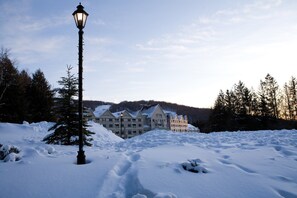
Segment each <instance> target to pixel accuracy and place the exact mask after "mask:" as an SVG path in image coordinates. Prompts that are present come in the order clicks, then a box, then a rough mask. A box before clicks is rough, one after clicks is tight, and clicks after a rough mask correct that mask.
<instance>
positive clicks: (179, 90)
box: [0, 0, 297, 108]
mask: <svg viewBox="0 0 297 198" xmlns="http://www.w3.org/2000/svg"><path fill="white" fill-rule="evenodd" d="M78 4H79V1H77V2H76V1H58V0H43V1H40V0H0V13H1V15H0V16H1V17H0V47H2V48H5V49H10V56H11V58H12V59H14V60H16V63H17V67H18V69H19V70H23V69H25V70H27V71H28V72H29V73H34V72H35V71H36V70H37V69H41V70H42V71H43V72H44V74H45V77H46V78H47V80H48V81H49V84H50V85H51V86H52V87H53V88H57V87H59V84H58V81H59V80H60V79H61V77H63V76H66V68H67V65H71V66H72V67H73V71H72V73H75V74H77V70H78V68H77V65H78V48H77V46H78V29H77V28H76V26H75V22H74V20H73V17H72V13H73V11H75V10H76V6H77V5H78ZM81 4H82V5H83V6H84V7H85V11H87V12H88V13H89V17H88V20H87V23H86V26H85V28H84V51H83V55H84V59H83V61H84V62H83V68H84V69H83V77H84V80H83V88H84V93H83V98H84V99H85V100H100V101H106V102H115V103H118V102H121V101H125V100H127V101H136V100H158V101H167V102H173V103H178V104H183V105H187V106H193V107H199V108H209V107H212V106H213V105H214V102H215V99H216V97H217V96H218V94H219V91H220V90H226V89H231V88H232V86H233V85H234V84H235V83H238V81H239V80H241V81H242V82H243V83H244V84H245V85H246V86H247V87H248V88H253V89H254V90H258V88H259V84H260V80H264V78H265V76H266V75H267V74H268V73H269V74H270V75H272V76H273V77H274V78H275V79H276V81H277V82H278V84H279V86H280V87H283V85H284V83H285V82H288V81H289V80H290V78H291V77H292V76H295V77H296V71H297V69H296V68H297V12H296V10H297V1H296V0H212V1H208V0H142V1H140V0H125V1H121V0H108V1H107V0H106V1H103V0H82V1H81Z"/></svg>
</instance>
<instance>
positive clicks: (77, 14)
mask: <svg viewBox="0 0 297 198" xmlns="http://www.w3.org/2000/svg"><path fill="white" fill-rule="evenodd" d="M76 8H77V9H76V10H75V11H74V12H73V14H72V15H73V17H74V21H75V24H76V27H77V28H78V29H79V31H78V37H79V39H78V120H79V121H78V122H79V128H78V129H79V131H78V133H79V150H78V152H77V153H78V154H77V164H85V163H86V156H85V152H84V151H83V131H82V128H83V127H82V124H83V113H82V112H83V105H82V97H83V95H82V72H83V71H82V70H83V67H82V62H83V60H82V58H83V46H82V45H83V33H84V32H83V28H84V27H85V25H86V22H87V18H88V15H89V14H88V13H87V12H86V11H84V7H83V6H82V5H81V4H80V3H79V5H78V6H77V7H76Z"/></svg>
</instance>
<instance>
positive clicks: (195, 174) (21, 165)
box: [0, 122, 297, 198]
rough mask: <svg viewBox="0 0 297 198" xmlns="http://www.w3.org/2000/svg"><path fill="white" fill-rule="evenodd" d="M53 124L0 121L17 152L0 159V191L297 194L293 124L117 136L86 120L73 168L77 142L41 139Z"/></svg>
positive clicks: (117, 196)
mask: <svg viewBox="0 0 297 198" xmlns="http://www.w3.org/2000/svg"><path fill="white" fill-rule="evenodd" d="M52 124H53V123H47V122H41V123H33V124H28V123H24V124H10V123H0V144H1V145H2V147H3V146H5V149H6V150H7V149H8V148H12V147H14V148H17V149H18V150H19V151H20V152H19V153H16V154H15V155H17V156H18V157H19V159H18V160H13V159H12V160H7V162H4V160H0V175H1V180H0V188H1V191H0V197H30V198H32V197H61V196H63V197H98V198H105V197H107V198H121V197H129V198H130V197H133V198H145V197H152V198H165V197H172V198H173V197H181V198H186V197H216V198H217V197H226V198H227V197H228V198H229V197H237V198H245V197H246V198H250V197H297V130H280V131H256V132H232V133H231V132H220V133H211V134H201V133H174V132H170V131H162V130H155V131H150V132H148V133H145V134H143V135H141V136H137V137H134V138H131V139H128V140H125V141H124V140H122V139H121V138H119V137H117V136H115V135H114V134H113V133H112V132H111V131H108V130H106V129H105V128H104V127H102V126H101V125H99V124H96V123H92V122H91V123H90V125H91V127H89V129H90V130H91V131H93V132H95V135H93V139H94V141H93V142H92V143H93V146H92V147H84V150H85V153H86V157H87V161H88V162H89V163H88V164H86V165H80V166H78V165H76V164H75V162H76V155H77V150H78V148H77V147H76V146H61V145H47V144H45V143H44V142H42V139H43V138H44V136H46V135H47V134H48V133H49V132H48V131H47V130H48V128H49V127H50V126H52ZM3 149H4V148H3ZM12 155H14V154H12ZM191 169H193V171H189V170H191Z"/></svg>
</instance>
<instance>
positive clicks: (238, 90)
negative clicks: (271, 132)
mask: <svg viewBox="0 0 297 198" xmlns="http://www.w3.org/2000/svg"><path fill="white" fill-rule="evenodd" d="M234 94H235V98H236V99H235V109H234V110H235V113H236V114H238V115H247V114H248V113H250V109H251V107H250V106H251V100H252V96H251V93H250V91H249V89H248V88H247V87H245V85H244V84H243V82H242V81H239V82H238V84H235V86H234Z"/></svg>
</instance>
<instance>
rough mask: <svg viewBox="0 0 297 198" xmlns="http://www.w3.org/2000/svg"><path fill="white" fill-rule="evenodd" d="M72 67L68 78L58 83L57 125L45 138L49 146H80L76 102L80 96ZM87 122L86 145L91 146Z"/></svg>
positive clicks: (84, 131) (84, 128)
mask: <svg viewBox="0 0 297 198" xmlns="http://www.w3.org/2000/svg"><path fill="white" fill-rule="evenodd" d="M71 69H72V67H71V66H67V76H66V77H62V78H61V80H60V81H58V83H59V85H61V86H62V87H61V88H58V89H57V90H58V94H59V96H58V98H57V99H56V102H55V114H56V116H57V122H56V124H55V125H54V126H53V127H51V128H50V129H49V131H54V132H53V133H51V134H50V135H49V136H47V137H45V138H44V141H46V142H47V143H49V144H63V145H78V144H79V143H78V133H79V132H78V128H79V127H78V125H79V122H78V119H79V117H78V103H77V101H76V100H74V98H75V97H77V95H78V87H77V86H78V79H77V77H75V76H74V75H73V74H71ZM86 127H87V124H86V120H83V134H84V135H83V138H84V144H85V145H88V146H90V145H91V144H90V141H91V140H92V139H91V138H89V136H90V135H91V134H93V133H92V132H90V131H88V130H87V129H86Z"/></svg>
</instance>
